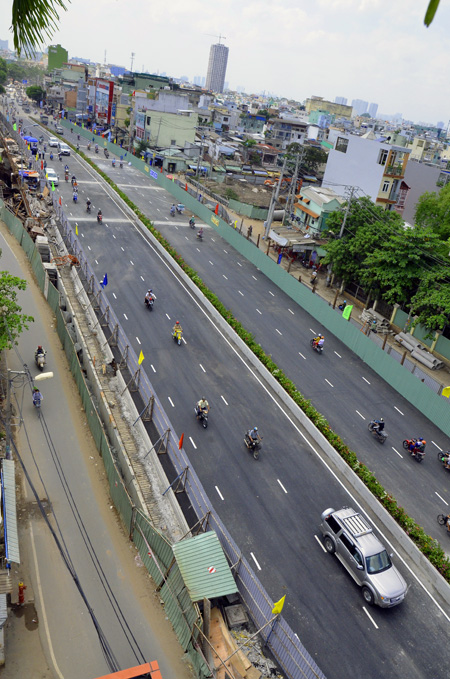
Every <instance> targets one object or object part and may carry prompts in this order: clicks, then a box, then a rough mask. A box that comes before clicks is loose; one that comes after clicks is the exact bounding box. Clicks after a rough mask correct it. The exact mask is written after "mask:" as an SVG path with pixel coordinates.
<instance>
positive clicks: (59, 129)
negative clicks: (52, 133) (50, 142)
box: [56, 125, 64, 134]
mask: <svg viewBox="0 0 450 679" xmlns="http://www.w3.org/2000/svg"><path fill="white" fill-rule="evenodd" d="M56 131H57V133H58V134H64V128H63V127H61V125H57V126H56Z"/></svg>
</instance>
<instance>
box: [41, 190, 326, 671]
mask: <svg viewBox="0 0 450 679" xmlns="http://www.w3.org/2000/svg"><path fill="white" fill-rule="evenodd" d="M53 204H54V207H55V211H56V213H57V215H58V218H59V221H60V226H61V229H62V235H63V238H64V240H65V243H66V246H67V249H68V250H69V251H70V252H71V254H73V255H75V256H76V257H77V258H78V260H79V262H80V269H81V271H80V273H82V276H83V277H84V279H85V284H86V287H87V289H88V291H89V293H90V294H91V295H92V296H94V297H95V299H96V301H97V305H98V308H99V317H100V318H101V319H102V325H103V326H104V327H105V328H107V329H108V330H109V333H110V334H109V338H108V341H109V342H110V343H111V344H112V345H114V346H115V347H116V348H117V349H118V351H119V352H120V354H121V357H122V360H123V361H124V363H125V364H126V366H127V368H128V370H129V372H130V374H131V375H132V376H133V381H134V383H135V385H136V388H137V390H138V391H139V394H140V396H141V398H142V400H143V402H144V403H145V404H150V402H153V408H152V424H153V425H154V426H155V428H156V431H157V432H158V435H159V437H160V441H161V442H163V443H164V452H165V453H167V455H168V456H169V459H170V461H171V463H172V465H173V467H174V470H175V474H176V479H178V480H179V482H180V483H182V484H183V486H184V490H185V492H186V494H187V496H188V498H189V501H190V503H191V505H192V508H193V509H194V511H195V514H196V516H197V520H198V522H199V525H201V527H202V528H203V529H204V530H207V529H212V530H214V531H215V532H216V534H217V536H218V538H219V540H220V543H221V545H222V548H223V550H224V552H225V554H226V555H227V558H228V561H229V563H230V566H231V568H232V570H233V573H234V576H235V578H236V583H237V585H238V588H239V593H240V595H241V597H242V600H243V601H244V603H245V605H246V607H247V609H248V611H249V614H250V616H251V618H252V619H253V621H254V623H255V625H256V626H257V627H258V628H259V627H262V626H263V625H265V624H267V623H268V622H270V620H272V618H273V617H274V616H273V614H272V608H273V602H272V599H271V597H270V596H269V595H268V593H267V592H266V590H265V589H264V587H263V586H262V584H261V582H260V581H259V580H258V578H257V577H256V575H255V573H254V571H253V569H252V568H251V566H250V564H249V562H248V561H247V559H246V558H245V556H244V555H243V554H242V552H241V550H240V549H239V547H238V545H237V544H236V542H235V541H234V540H233V538H232V537H231V535H230V533H229V532H228V530H227V529H226V527H225V526H224V524H223V523H222V521H221V519H220V517H219V516H218V515H217V514H216V512H215V510H214V507H213V505H212V504H211V502H210V500H209V497H208V495H207V494H206V491H205V489H204V488H203V485H202V483H201V481H200V479H199V478H198V476H197V474H196V472H195V470H194V468H193V467H192V465H191V462H190V460H189V458H188V456H187V454H186V451H185V450H184V448H181V450H180V449H179V447H178V444H179V437H178V436H177V435H176V434H175V430H174V427H173V426H172V424H171V422H170V419H169V418H168V416H167V413H166V412H165V410H164V408H163V406H162V404H161V402H160V400H159V398H158V396H157V394H156V392H155V390H154V388H153V386H152V384H151V382H150V380H149V379H148V376H147V374H146V373H145V371H144V369H143V368H142V366H141V365H139V361H138V357H137V355H136V353H135V352H134V350H133V348H132V347H131V346H130V343H129V341H128V338H127V335H126V333H125V332H124V330H123V328H122V326H121V324H120V322H119V320H118V318H117V316H116V314H115V312H114V310H113V309H112V308H111V305H110V303H109V301H108V298H107V296H106V294H105V292H104V290H103V289H102V287H101V285H100V283H99V281H98V279H97V277H96V275H95V273H94V271H93V269H92V268H91V266H90V264H89V262H88V260H87V257H86V255H85V253H84V251H83V249H82V247H81V245H80V243H79V241H78V239H77V237H76V235H75V232H74V230H73V229H72V226H71V225H70V222H69V220H68V219H67V217H66V215H65V214H64V211H63V209H62V207H61V206H60V205H59V203H58V200H57V198H56V197H55V196H54V197H53ZM261 636H262V637H263V639H264V640H265V642H266V643H267V645H268V647H269V649H270V651H271V652H272V654H273V655H274V657H275V658H276V659H277V660H278V662H279V663H280V666H281V667H282V669H283V671H284V672H285V674H286V675H287V676H288V677H290V678H291V679H325V676H324V674H323V673H322V671H321V670H320V669H319V667H318V666H317V664H316V663H315V661H314V660H313V658H312V657H311V656H310V655H309V653H308V652H307V650H306V649H305V647H304V646H303V645H302V643H301V642H300V640H299V639H298V637H297V635H296V634H295V633H294V632H293V630H292V629H291V628H290V627H289V625H288V624H287V623H286V621H285V620H284V619H283V618H282V617H279V618H278V619H277V621H276V623H275V625H274V626H273V627H272V628H271V626H270V625H269V626H268V627H266V628H265V629H264V630H263V631H262V632H261ZM269 637H270V638H269Z"/></svg>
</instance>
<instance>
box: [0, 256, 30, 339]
mask: <svg viewBox="0 0 450 679" xmlns="http://www.w3.org/2000/svg"><path fill="white" fill-rule="evenodd" d="M0 252H1V251H0ZM26 287H27V283H26V281H24V280H23V279H22V278H18V277H17V276H11V274H10V273H8V271H1V272H0V350H2V349H11V347H12V346H14V344H17V338H18V337H19V335H20V334H21V333H22V332H23V331H24V330H28V325H29V323H30V322H32V321H33V320H34V319H33V317H32V316H27V315H26V314H24V313H22V307H21V306H20V305H19V304H18V303H17V292H18V290H25V288H26Z"/></svg>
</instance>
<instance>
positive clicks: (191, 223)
mask: <svg viewBox="0 0 450 679" xmlns="http://www.w3.org/2000/svg"><path fill="white" fill-rule="evenodd" d="M189 226H190V227H191V228H194V226H195V219H194V217H193V216H192V217H191V218H190V220H189Z"/></svg>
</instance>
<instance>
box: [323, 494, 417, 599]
mask: <svg viewBox="0 0 450 679" xmlns="http://www.w3.org/2000/svg"><path fill="white" fill-rule="evenodd" d="M320 530H321V531H322V535H323V538H324V545H325V549H326V550H327V552H329V553H330V554H336V556H337V558H338V559H339V561H341V563H342V564H343V565H344V566H345V568H346V569H347V570H348V572H349V573H350V575H351V576H352V578H353V579H354V581H355V582H356V583H357V584H358V585H359V586H360V587H362V594H363V597H364V600H365V601H366V603H368V604H370V605H372V604H377V605H378V606H382V607H383V608H388V607H391V606H397V604H399V603H401V602H402V601H403V599H404V598H405V596H406V592H407V589H408V588H407V585H406V582H405V581H404V579H403V577H402V576H401V575H400V573H399V571H398V570H397V569H396V567H395V566H394V565H393V564H392V561H391V558H390V556H389V554H388V553H387V551H386V549H385V548H384V546H383V545H382V543H381V542H380V541H379V540H378V538H377V537H376V536H375V534H374V532H373V528H372V526H371V525H370V524H369V523H368V521H367V520H366V519H365V518H364V517H363V516H362V515H361V514H359V513H358V512H355V510H354V509H352V508H351V507H343V508H342V509H338V510H337V511H335V510H334V509H326V510H325V511H324V512H322V514H321V524H320Z"/></svg>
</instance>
